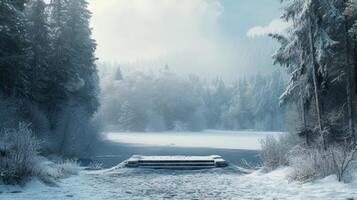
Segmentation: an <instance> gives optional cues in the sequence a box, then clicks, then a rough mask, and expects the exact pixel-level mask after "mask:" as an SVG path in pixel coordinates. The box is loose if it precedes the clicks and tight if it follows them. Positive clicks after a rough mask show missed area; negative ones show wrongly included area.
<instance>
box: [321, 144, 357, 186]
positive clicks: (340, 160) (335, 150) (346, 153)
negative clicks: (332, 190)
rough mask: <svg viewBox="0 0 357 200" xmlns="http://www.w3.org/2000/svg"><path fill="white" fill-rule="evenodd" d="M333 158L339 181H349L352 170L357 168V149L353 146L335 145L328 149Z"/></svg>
mask: <svg viewBox="0 0 357 200" xmlns="http://www.w3.org/2000/svg"><path fill="white" fill-rule="evenodd" d="M328 151H329V154H330V155H331V156H332V160H333V164H334V170H335V173H336V176H337V179H338V181H348V179H349V178H350V176H351V170H352V169H353V168H356V164H357V162H356V158H357V148H356V146H353V145H334V146H332V147H330V148H329V149H328Z"/></svg>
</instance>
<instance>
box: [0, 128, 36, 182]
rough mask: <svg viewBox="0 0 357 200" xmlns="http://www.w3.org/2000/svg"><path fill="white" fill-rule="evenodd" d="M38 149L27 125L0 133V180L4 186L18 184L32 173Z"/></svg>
mask: <svg viewBox="0 0 357 200" xmlns="http://www.w3.org/2000/svg"><path fill="white" fill-rule="evenodd" d="M39 149H40V142H39V140H37V139H36V138H35V137H34V136H33V134H32V131H31V129H30V127H29V125H28V124H25V123H20V124H19V126H18V128H16V129H4V130H2V131H1V132H0V180H1V181H2V182H3V183H6V184H13V183H19V182H21V181H23V180H24V179H26V178H28V177H30V176H31V175H32V174H33V172H34V166H35V158H36V156H37V154H38V151H39Z"/></svg>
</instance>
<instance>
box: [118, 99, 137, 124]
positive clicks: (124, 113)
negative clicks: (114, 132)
mask: <svg viewBox="0 0 357 200" xmlns="http://www.w3.org/2000/svg"><path fill="white" fill-rule="evenodd" d="M133 119H134V116H133V113H132V108H131V106H130V104H129V102H127V101H125V102H124V103H123V104H122V105H121V108H120V117H119V119H118V125H119V128H120V130H121V131H131V130H132V129H133V128H134V127H132V124H133Z"/></svg>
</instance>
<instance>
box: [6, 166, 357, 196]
mask: <svg viewBox="0 0 357 200" xmlns="http://www.w3.org/2000/svg"><path fill="white" fill-rule="evenodd" d="M289 170H290V169H289V168H282V169H278V170H276V171H274V172H271V173H267V174H264V173H261V172H259V171H256V172H253V173H251V174H248V175H244V174H241V173H240V172H239V170H237V169H234V168H225V169H210V170H199V171H171V170H148V169H145V170H144V169H125V168H119V169H115V170H103V171H96V172H88V171H82V172H81V173H80V175H79V176H73V177H71V178H68V179H64V180H63V181H62V182H61V183H60V186H59V187H48V186H44V185H43V184H41V183H39V182H38V181H32V182H31V183H30V184H28V185H27V186H26V187H25V188H18V187H8V188H7V189H5V188H1V192H2V193H1V194H0V199H2V200H13V199H17V200H25V199H26V200H28V199H36V200H47V199H51V200H57V199H58V200H60V199H61V200H62V199H86V200H87V199H88V200H97V199H100V200H101V199H124V200H129V199H137V200H145V199H155V200H156V199H204V200H210V199H225V200H229V199H239V200H242V199H278V200H280V199H289V200H294V199H304V200H305V199H306V200H308V199H324V200H329V199H331V200H339V199H341V200H342V199H344V200H346V199H347V198H352V197H354V198H356V197H357V182H354V183H351V184H343V183H338V182H337V181H336V178H335V177H333V176H330V177H327V178H325V179H322V180H319V181H317V182H315V183H307V184H298V183H289V182H288V181H287V179H286V175H287V174H288V172H289Z"/></svg>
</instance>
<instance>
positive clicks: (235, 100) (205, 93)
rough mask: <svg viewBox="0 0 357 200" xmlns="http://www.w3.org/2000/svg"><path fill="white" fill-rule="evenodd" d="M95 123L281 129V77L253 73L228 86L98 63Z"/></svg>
mask: <svg viewBox="0 0 357 200" xmlns="http://www.w3.org/2000/svg"><path fill="white" fill-rule="evenodd" d="M101 68H102V69H107V70H103V72H102V73H101V80H102V94H101V98H102V99H101V102H102V106H101V108H100V111H99V117H100V118H101V121H103V122H104V123H105V124H107V125H108V128H111V129H116V130H121V131H168V130H171V131H172V130H174V131H200V130H204V129H225V130H247V129H251V130H253V129H254V130H263V131H281V130H285V127H286V126H285V109H284V108H283V107H280V106H279V103H278V102H279V97H280V95H281V93H282V92H283V91H284V88H285V82H286V81H285V78H284V74H283V73H281V72H280V71H276V72H274V73H272V74H268V75H261V74H259V73H258V74H256V75H255V76H251V77H246V78H244V77H242V78H238V77H237V79H236V81H233V82H225V81H223V80H222V79H221V78H216V79H214V80H204V79H201V78H200V77H199V76H196V75H189V76H187V77H184V76H180V75H178V74H175V73H174V72H172V71H171V70H170V69H169V68H168V66H166V67H164V68H163V69H162V70H160V71H159V72H157V73H152V72H150V73H149V72H147V73H145V72H125V71H124V72H122V71H121V69H120V67H118V66H111V65H110V64H104V63H102V64H101Z"/></svg>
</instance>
